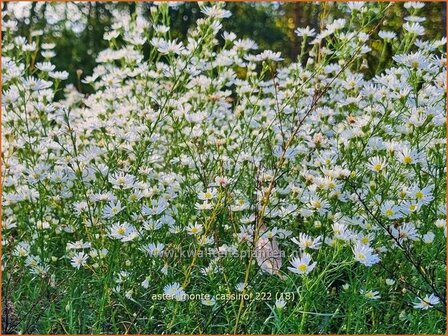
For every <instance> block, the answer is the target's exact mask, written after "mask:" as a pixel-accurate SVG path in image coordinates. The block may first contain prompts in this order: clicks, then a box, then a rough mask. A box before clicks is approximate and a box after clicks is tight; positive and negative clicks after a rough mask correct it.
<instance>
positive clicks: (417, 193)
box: [415, 191, 424, 199]
mask: <svg viewBox="0 0 448 336" xmlns="http://www.w3.org/2000/svg"><path fill="white" fill-rule="evenodd" d="M423 196H424V195H423V193H422V192H421V191H417V192H416V193H415V198H416V199H422V198H423Z"/></svg>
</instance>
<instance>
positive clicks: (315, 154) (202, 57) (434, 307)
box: [2, 3, 446, 333]
mask: <svg viewBox="0 0 448 336" xmlns="http://www.w3.org/2000/svg"><path fill="white" fill-rule="evenodd" d="M200 6H201V10H202V13H203V14H204V17H203V18H202V19H200V20H198V21H197V22H196V26H194V27H192V28H191V30H190V31H189V36H188V40H187V41H179V40H175V39H172V38H170V30H169V16H168V11H169V6H168V5H167V4H160V5H158V6H154V7H152V10H151V13H150V17H149V19H148V18H146V16H145V15H143V14H144V13H141V12H137V13H138V15H136V16H134V17H131V16H129V15H125V14H120V13H118V12H117V16H116V22H115V24H114V25H113V26H112V27H111V30H110V31H109V32H107V33H106V34H105V36H104V38H105V39H106V40H108V41H109V42H110V48H109V49H106V50H104V51H103V52H101V53H100V55H99V56H98V58H97V63H98V66H97V67H96V69H95V71H94V73H93V74H92V75H88V76H84V77H82V80H83V81H84V82H85V83H89V84H90V85H91V86H92V87H93V88H94V91H95V92H94V93H93V94H91V95H84V94H82V93H80V92H78V91H77V90H76V89H75V88H74V87H72V86H69V85H67V86H65V85H64V80H65V79H66V78H67V75H68V74H67V73H66V72H64V69H56V67H55V66H54V65H53V64H52V58H54V57H57V55H55V54H54V53H53V52H52V48H53V47H54V44H52V43H49V42H48V41H46V36H45V34H43V35H42V34H40V33H39V32H37V33H36V34H34V35H33V36H32V37H22V36H19V35H18V34H17V32H16V30H15V27H16V24H15V21H14V19H13V18H12V17H11V16H10V14H8V13H7V12H3V14H4V17H3V41H2V46H3V58H2V82H3V99H2V104H3V105H2V110H3V112H2V118H3V120H2V142H3V146H2V163H3V164H2V174H3V179H2V185H3V194H2V207H3V230H2V233H3V241H2V244H3V249H2V254H3V298H4V302H3V305H4V306H5V305H6V307H7V309H4V312H3V315H4V323H5V314H6V318H7V323H9V327H11V328H13V329H14V331H15V332H25V333H26V332H28V333H29V332H40V333H65V332H68V333H90V332H93V333H99V332H108V333H122V332H130V333H161V332H168V333H173V332H181V333H182V332H183V333H200V332H205V333H227V332H244V333H271V332H273V333H365V332H370V333H376V332H378V333H441V332H443V330H445V308H446V304H445V281H446V276H445V257H446V253H445V246H446V245H445V241H446V240H445V236H446V226H445V218H446V203H445V197H446V192H445V190H446V185H445V172H446V168H445V166H446V165H445V162H446V157H445V143H446V128H445V127H446V124H445V122H446V121H445V106H446V97H445V89H446V87H445V84H446V83H445V82H446V68H445V64H446V59H445V54H444V48H445V45H446V40H445V39H443V40H439V41H427V40H425V38H424V26H423V23H422V21H423V20H424V18H421V17H419V16H418V10H419V8H421V6H423V4H420V3H406V4H404V7H405V10H406V11H407V12H408V14H409V17H408V22H407V23H406V24H405V25H404V26H403V29H402V30H400V31H396V32H391V31H386V30H384V29H382V24H383V22H382V17H383V16H384V15H385V13H386V11H387V10H388V6H387V4H380V3H370V4H363V3H355V4H348V5H346V6H347V13H348V14H347V17H346V18H336V19H334V20H333V21H331V22H328V23H326V24H325V27H324V28H323V29H322V30H321V31H319V32H317V31H315V30H314V29H310V28H308V27H306V28H298V29H297V30H296V33H297V34H298V35H299V36H300V37H301V41H302V44H301V49H300V51H301V52H300V55H299V57H298V60H297V62H294V63H292V64H284V63H283V62H282V56H281V54H280V53H278V52H273V51H270V50H265V51H259V50H257V46H256V44H255V42H253V41H252V40H250V39H243V38H239V37H238V36H236V35H235V34H233V33H232V32H222V31H221V29H220V28H221V23H220V22H221V20H223V19H227V18H229V17H230V16H231V13H230V12H228V11H226V10H225V9H224V7H223V6H222V4H215V5H205V4H204V5H200ZM230 19H231V18H230ZM379 42H380V43H383V44H384V48H385V49H386V48H389V49H390V50H392V51H393V56H391V57H390V58H386V59H384V58H382V59H381V62H380V59H379V60H378V72H377V75H376V76H374V77H373V78H367V77H366V76H365V74H364V70H365V67H366V59H365V57H366V55H368V54H369V53H371V52H372V50H371V44H372V43H379ZM80 75H81V74H80ZM61 90H63V91H64V98H63V99H59V100H55V95H56V94H57V92H60V91H61ZM162 294H163V295H164V296H163V297H162ZM192 295H198V296H199V297H200V298H199V299H197V298H192V297H191V296H192ZM230 295H233V297H232V296H230Z"/></svg>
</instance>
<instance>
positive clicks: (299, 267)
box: [297, 264, 308, 272]
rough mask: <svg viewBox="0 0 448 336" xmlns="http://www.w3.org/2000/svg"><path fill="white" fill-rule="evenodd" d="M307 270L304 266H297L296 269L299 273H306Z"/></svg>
mask: <svg viewBox="0 0 448 336" xmlns="http://www.w3.org/2000/svg"><path fill="white" fill-rule="evenodd" d="M307 268H308V267H307V266H306V265H305V264H299V265H297V269H298V270H299V271H301V272H306V270H307Z"/></svg>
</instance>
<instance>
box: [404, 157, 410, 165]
mask: <svg viewBox="0 0 448 336" xmlns="http://www.w3.org/2000/svg"><path fill="white" fill-rule="evenodd" d="M403 161H404V163H406V164H410V163H412V158H411V157H410V156H405V157H404V158H403Z"/></svg>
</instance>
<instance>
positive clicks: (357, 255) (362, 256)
mask: <svg viewBox="0 0 448 336" xmlns="http://www.w3.org/2000/svg"><path fill="white" fill-rule="evenodd" d="M356 258H357V259H358V260H366V256H365V254H364V253H357V254H356Z"/></svg>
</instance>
